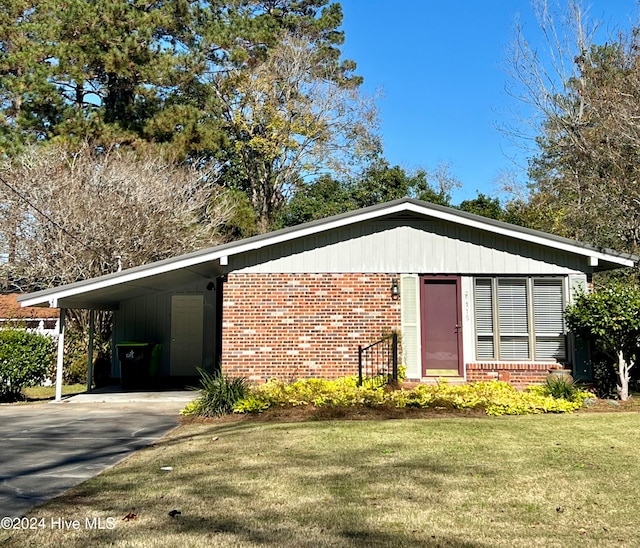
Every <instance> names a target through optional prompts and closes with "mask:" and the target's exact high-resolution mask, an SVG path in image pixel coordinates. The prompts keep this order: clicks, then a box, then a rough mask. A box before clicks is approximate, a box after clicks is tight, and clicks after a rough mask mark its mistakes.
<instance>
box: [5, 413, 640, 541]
mask: <svg viewBox="0 0 640 548" xmlns="http://www.w3.org/2000/svg"><path fill="white" fill-rule="evenodd" d="M639 419H640V415H639V414H637V413H630V412H620V413H577V414H572V415H535V416H524V417H500V418H491V417H481V416H477V417H460V418H455V417H454V418H451V417H446V418H426V419H398V420H386V421H381V420H372V421H313V422H299V423H270V422H257V421H252V420H240V419H233V420H226V421H217V422H210V423H192V424H185V425H183V426H182V427H181V428H179V429H177V430H175V431H174V432H173V433H172V434H170V435H169V436H168V437H167V438H165V439H164V440H162V441H161V442H159V443H158V444H157V445H155V446H153V447H150V448H148V449H145V450H143V451H141V452H139V453H138V454H136V455H134V456H132V457H131V458H129V459H128V460H127V461H126V462H124V463H122V464H120V465H119V466H117V467H115V468H113V469H111V470H109V471H107V472H106V473H104V474H102V475H101V476H99V477H97V478H95V479H93V480H91V481H89V482H87V483H85V484H83V485H81V486H79V487H78V488H76V489H75V490H73V491H71V492H70V493H68V494H67V495H65V496H64V497H61V498H59V499H56V500H54V501H52V502H50V503H49V504H47V505H45V506H43V507H41V508H39V509H37V510H36V511H34V512H33V513H32V514H30V516H29V517H32V518H35V519H36V520H38V521H39V520H41V519H42V520H43V521H42V522H41V523H44V525H45V527H44V528H42V529H39V530H35V531H16V532H14V533H13V535H12V536H11V537H10V538H5V539H3V538H2V536H1V535H2V533H0V543H1V542H2V540H5V541H6V545H8V546H16V547H17V546H19V547H24V546H38V547H47V546H52V547H53V546H65V547H70V546H107V545H117V546H142V547H144V546H195V547H198V546H202V547H205V546H220V547H223V546H224V547H227V546H274V547H275V546H292V547H293V546H295V547H299V546H303V547H305V546H308V547H312V546H313V547H316V546H323V547H324V546H344V547H349V546H381V547H382V546H384V547H387V546H391V547H393V546H411V547H414V546H415V547H418V546H441V547H450V546H467V547H481V546H482V547H484V546H486V547H490V546H491V547H493V546H505V547H506V546H509V547H511V546H522V547H529V546H544V547H549V546H558V547H572V546H576V547H578V546H579V547H589V546H593V547H595V546H598V547H601V546H640V517H639V516H640V496H639V495H638V486H640V430H639V429H638V422H639ZM166 466H170V467H172V468H173V469H172V470H171V471H163V470H161V468H162V467H166ZM172 510H178V511H180V512H181V513H180V514H179V515H176V516H175V517H170V516H169V512H171V511H172ZM127 515H129V518H131V519H128V520H124V519H123V518H124V517H125V516H127ZM60 517H62V518H66V519H67V520H74V519H77V520H80V522H81V530H79V531H61V530H58V529H55V530H52V527H51V520H52V518H53V519H58V518H60ZM96 517H99V518H101V519H102V523H103V524H105V523H108V522H107V521H106V520H107V518H115V519H114V521H113V523H114V528H113V529H103V530H95V529H94V530H90V529H87V528H86V527H85V519H86V518H90V519H93V518H96ZM5 535H6V533H5Z"/></svg>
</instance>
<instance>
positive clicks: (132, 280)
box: [18, 246, 227, 401]
mask: <svg viewBox="0 0 640 548" xmlns="http://www.w3.org/2000/svg"><path fill="white" fill-rule="evenodd" d="M226 247H227V246H221V247H218V248H211V249H206V250H202V251H197V252H194V253H190V254H188V255H182V256H179V257H176V258H171V259H167V260H163V261H159V262H156V263H151V264H148V265H143V266H139V267H135V268H131V269H128V270H125V271H120V272H115V273H113V274H107V275H105V276H101V277H98V278H93V279H90V280H85V281H80V282H76V283H72V284H69V285H65V286H61V287H59V288H53V289H48V290H43V291H39V292H35V293H30V294H27V295H23V296H21V297H19V298H18V302H19V303H20V304H21V306H23V307H24V306H40V307H52V308H58V309H59V314H60V320H59V328H58V348H57V368H56V400H58V401H59V400H60V399H61V398H62V373H63V359H64V339H65V316H66V312H67V310H68V309H83V310H88V311H89V324H90V325H89V347H88V364H87V365H88V372H87V390H88V391H90V390H91V385H92V378H93V371H92V368H93V351H94V348H93V347H94V344H93V341H94V333H95V313H96V311H112V312H114V329H113V334H112V368H111V371H112V373H113V372H114V371H115V372H117V371H118V370H119V364H118V362H117V353H116V352H115V344H116V343H117V342H118V341H119V340H145V339H146V340H149V339H156V340H155V341H154V342H157V343H160V344H162V345H163V350H162V356H161V361H162V363H163V368H164V373H165V374H166V375H167V376H172V375H173V376H179V375H180V373H186V374H187V375H185V376H189V375H191V374H193V368H191V369H189V368H186V367H185V360H186V359H189V360H192V361H194V362H195V363H196V365H197V366H203V367H205V368H210V367H213V365H214V364H215V362H216V356H218V355H219V352H220V344H219V333H218V332H219V329H220V321H219V319H220V318H219V315H220V314H221V306H222V303H221V298H222V281H223V278H222V276H223V267H224V265H225V264H226V263H227V257H226V254H225V248H226ZM154 303H155V306H154ZM171 307H173V311H174V313H175V314H176V317H174V319H173V329H172V325H171V324H172V319H171V314H170V312H171ZM176 310H177V311H178V312H177V313H176ZM141 311H142V312H141ZM198 322H200V323H199V324H198ZM180 326H183V328H182V329H180V328H179V327H180ZM160 339H161V340H160ZM180 357H182V358H183V360H182V361H181V360H180ZM172 359H173V360H174V366H170V360H172ZM181 368H182V369H181Z"/></svg>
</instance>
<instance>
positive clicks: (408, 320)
mask: <svg viewBox="0 0 640 548" xmlns="http://www.w3.org/2000/svg"><path fill="white" fill-rule="evenodd" d="M400 315H401V321H402V354H403V358H404V365H405V366H406V368H407V373H406V375H407V378H409V379H419V378H421V377H422V364H421V363H420V284H419V278H418V276H417V275H414V274H403V275H402V276H400Z"/></svg>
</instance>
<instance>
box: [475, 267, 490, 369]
mask: <svg viewBox="0 0 640 548" xmlns="http://www.w3.org/2000/svg"><path fill="white" fill-rule="evenodd" d="M475 318H476V335H477V337H478V339H477V346H476V357H477V359H479V360H491V359H493V358H494V357H495V350H494V347H493V295H492V288H491V280H490V279H488V278H480V279H476V285H475Z"/></svg>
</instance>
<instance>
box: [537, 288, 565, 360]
mask: <svg viewBox="0 0 640 548" xmlns="http://www.w3.org/2000/svg"><path fill="white" fill-rule="evenodd" d="M563 297H564V291H563V287H562V280H559V279H534V280H533V318H534V328H535V334H536V349H535V352H536V358H538V359H540V360H550V359H554V358H555V359H557V360H564V359H566V349H565V337H564V316H563V313H564V298H563Z"/></svg>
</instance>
